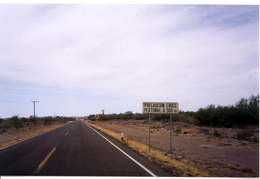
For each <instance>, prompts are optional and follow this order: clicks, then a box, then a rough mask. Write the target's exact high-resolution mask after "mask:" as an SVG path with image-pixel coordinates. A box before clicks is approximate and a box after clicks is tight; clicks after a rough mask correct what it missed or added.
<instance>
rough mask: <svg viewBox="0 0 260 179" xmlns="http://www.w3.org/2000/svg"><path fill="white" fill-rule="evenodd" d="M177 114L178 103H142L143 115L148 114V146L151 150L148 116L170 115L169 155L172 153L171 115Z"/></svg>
mask: <svg viewBox="0 0 260 179" xmlns="http://www.w3.org/2000/svg"><path fill="white" fill-rule="evenodd" d="M178 112H179V103H177V102H176V103H172V102H143V113H144V114H149V129H148V130H149V132H148V143H149V144H148V145H149V147H148V148H149V152H150V148H151V134H150V133H151V131H150V130H151V126H150V125H151V116H150V114H170V151H169V152H170V153H172V114H176V113H178Z"/></svg>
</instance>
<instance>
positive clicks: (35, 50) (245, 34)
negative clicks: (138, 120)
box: [0, 4, 259, 113]
mask: <svg viewBox="0 0 260 179" xmlns="http://www.w3.org/2000/svg"><path fill="white" fill-rule="evenodd" d="M252 7H253V6H250V7H248V6H238V7H237V8H236V7H233V6H232V7H231V6H218V7H216V6H207V7H206V6H174V5H57V6H54V5H38V6H34V5H17V6H14V5H2V4H1V5H0V8H1V10H3V11H1V10H0V12H1V14H0V20H1V21H2V22H3V23H4V27H5V28H1V30H0V32H1V33H0V34H1V35H0V38H1V39H3V41H2V43H0V51H1V55H0V65H1V66H0V68H1V72H0V80H3V81H5V82H6V84H7V85H6V86H4V87H2V88H4V89H8V88H9V87H8V84H9V83H17V85H18V84H23V85H25V86H26V85H32V86H34V87H35V88H36V89H37V88H39V87H44V86H46V87H48V88H53V89H58V91H55V92H46V90H43V92H42V93H39V94H38V95H40V96H42V97H43V98H44V96H46V95H47V96H48V97H50V96H55V95H57V94H58V93H59V92H61V91H62V92H63V93H65V94H66V93H72V94H74V95H73V99H74V100H73V101H74V102H73V103H74V105H76V103H77V102H78V103H79V104H83V103H84V104H85V106H86V105H87V106H88V103H87V104H86V103H85V102H84V99H83V98H81V97H80V95H81V96H85V97H86V98H91V103H95V101H100V100H101V101H103V104H106V105H105V106H106V107H107V108H111V106H109V104H111V103H113V104H118V105H119V106H121V107H118V109H117V107H115V108H113V109H112V108H111V109H110V110H111V111H113V112H124V111H121V110H131V108H132V109H133V110H134V111H138V112H141V111H140V110H141V108H140V109H139V106H138V105H137V104H139V103H140V104H141V102H142V101H144V100H146V101H153V100H156V101H177V100H178V101H179V102H180V104H181V106H183V107H181V108H182V109H183V110H196V109H198V108H199V107H203V106H205V105H207V104H210V103H216V104H223V105H227V104H232V103H233V102H236V101H237V100H239V99H240V98H241V97H248V96H249V95H251V94H252V93H256V92H257V91H258V75H257V74H258V71H259V70H258V55H259V54H258V53H259V52H258V48H259V47H258V40H259V37H258V19H256V20H255V21H253V20H251V19H252V17H253V18H256V16H258V14H256V13H255V12H254V11H253V12H252ZM248 9H250V10H251V11H249V10H248ZM255 9H256V8H255V7H253V10H255ZM227 10H229V11H227ZM223 12H225V14H223ZM245 14H247V15H248V17H251V18H243V21H241V22H239V20H237V19H239V18H240V17H241V15H243V16H245ZM257 18H258V17H257ZM230 19H235V20H236V23H230V22H231V20H230ZM248 19H250V20H248ZM232 22H233V21H232ZM7 81H8V82H7ZM247 86H250V88H247ZM25 88H27V87H25ZM0 90H1V88H0ZM234 91H235V92H234ZM28 93H30V89H28ZM45 93H46V94H45ZM65 94H64V95H65ZM10 96H12V95H10ZM35 96H37V95H35ZM91 96H92V97H93V96H95V99H94V98H93V99H92V97H91ZM62 97H63V96H62ZM101 98H102V99H104V100H102V99H101ZM63 100H64V99H63ZM129 101H131V102H129ZM131 105H132V106H131ZM122 106H124V107H122ZM97 107H98V104H93V105H92V108H91V109H92V110H94V108H97ZM81 110H82V109H79V110H78V112H79V113H80V111H81ZM61 111H62V109H61ZM76 111H77V110H76ZM63 112H64V111H63ZM89 112H90V111H89ZM61 113H62V112H61ZM75 113H76V112H75ZM90 113H91V112H90Z"/></svg>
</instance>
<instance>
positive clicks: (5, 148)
mask: <svg viewBox="0 0 260 179" xmlns="http://www.w3.org/2000/svg"><path fill="white" fill-rule="evenodd" d="M68 124H70V123H67V124H64V125H62V126H65V125H68ZM62 126H59V127H57V128H54V129H51V130H48V131H45V132H42V133H40V134H37V135H34V136H32V137H29V138H27V139H24V140H21V141H18V142H15V143H13V144H11V145H7V146H5V147H3V148H0V151H1V150H3V149H6V148H8V147H11V146H13V145H16V144H19V143H21V142H24V141H27V140H29V139H32V138H34V137H37V136H39V135H42V134H45V133H47V132H51V131H53V130H55V129H58V128H60V127H62Z"/></svg>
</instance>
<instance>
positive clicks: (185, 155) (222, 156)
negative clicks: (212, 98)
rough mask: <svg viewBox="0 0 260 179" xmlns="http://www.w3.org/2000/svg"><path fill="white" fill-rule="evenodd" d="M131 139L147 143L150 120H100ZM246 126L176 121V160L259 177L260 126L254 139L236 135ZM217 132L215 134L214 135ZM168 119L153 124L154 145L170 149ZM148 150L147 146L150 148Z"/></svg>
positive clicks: (225, 173) (227, 174)
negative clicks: (220, 125) (212, 126)
mask: <svg viewBox="0 0 260 179" xmlns="http://www.w3.org/2000/svg"><path fill="white" fill-rule="evenodd" d="M93 123H95V124H98V125H100V126H102V127H105V128H108V129H112V130H114V131H116V132H120V133H121V132H124V135H125V136H127V137H128V138H130V139H133V140H136V141H139V142H142V143H144V144H148V122H147V120H140V121H137V120H127V121H123V120H116V121H106V122H101V121H99V122H98V123H96V122H93ZM241 130H245V129H226V128H205V127H203V128H202V127H198V126H194V125H191V124H186V123H174V124H173V131H174V132H173V140H172V144H173V151H172V152H173V154H171V155H170V154H168V155H170V156H171V157H172V158H173V159H175V160H180V161H181V160H189V161H192V162H195V163H198V164H200V165H203V166H206V167H207V168H210V169H211V170H213V171H215V172H216V173H217V174H218V175H219V176H223V177H259V143H258V139H259V128H254V129H250V130H253V131H254V135H255V137H254V138H255V139H254V141H245V140H238V139H236V138H235V135H236V134H237V133H238V132H239V131H241ZM214 133H215V135H214ZM169 134H170V132H169V122H158V121H153V122H152V123H151V146H152V147H153V148H156V149H159V150H161V151H164V152H165V153H167V152H169V149H170V135H169ZM147 150H148V149H147Z"/></svg>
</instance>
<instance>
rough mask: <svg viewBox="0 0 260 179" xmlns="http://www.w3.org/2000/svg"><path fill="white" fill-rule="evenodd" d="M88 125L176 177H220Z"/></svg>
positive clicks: (93, 125) (117, 134) (203, 168)
mask: <svg viewBox="0 0 260 179" xmlns="http://www.w3.org/2000/svg"><path fill="white" fill-rule="evenodd" d="M85 123H87V124H88V125H90V126H92V127H94V128H96V129H98V130H100V131H102V132H103V133H106V134H107V135H109V136H111V137H113V138H114V139H116V140H118V141H119V142H121V143H123V144H125V145H126V146H128V147H129V148H131V149H132V150H134V151H136V152H138V153H139V154H141V155H143V156H144V157H146V158H148V159H149V160H150V161H152V162H154V163H155V164H157V165H159V166H160V167H161V168H165V169H166V170H168V171H169V170H170V171H171V172H172V174H173V175H174V176H201V177H216V176H218V175H217V174H216V173H215V172H213V171H212V170H210V169H208V168H206V167H203V166H201V165H199V164H196V163H194V162H191V161H188V160H175V159H172V158H171V157H170V155H166V154H165V153H164V152H162V151H160V150H157V149H154V148H151V150H150V152H149V151H148V145H146V144H143V143H140V142H138V141H135V140H132V139H130V138H128V137H126V136H125V137H124V141H121V136H120V133H117V132H115V131H113V130H110V129H105V128H104V127H100V126H98V125H95V124H92V123H90V122H86V121H85Z"/></svg>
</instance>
